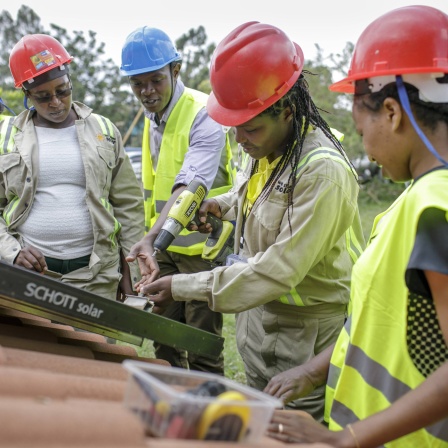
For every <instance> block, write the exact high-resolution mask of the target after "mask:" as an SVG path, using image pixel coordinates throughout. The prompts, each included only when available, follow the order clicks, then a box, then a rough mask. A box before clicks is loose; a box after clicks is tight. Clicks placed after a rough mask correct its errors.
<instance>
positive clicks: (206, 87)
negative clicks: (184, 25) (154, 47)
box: [176, 26, 216, 93]
mask: <svg viewBox="0 0 448 448" xmlns="http://www.w3.org/2000/svg"><path fill="white" fill-rule="evenodd" d="M176 47H177V49H178V50H179V51H180V53H181V54H182V71H181V76H182V80H183V81H184V83H185V85H187V86H188V87H191V88H192V89H197V90H201V91H203V92H205V93H209V92H210V90H211V88H210V83H209V66H210V60H211V57H212V54H213V51H214V50H215V47H216V46H215V44H214V43H210V44H209V43H207V34H206V32H205V28H204V27H203V26H199V27H198V28H197V29H196V30H195V29H193V28H191V29H190V30H189V31H188V32H187V33H185V34H183V35H182V36H181V37H179V39H177V40H176Z"/></svg>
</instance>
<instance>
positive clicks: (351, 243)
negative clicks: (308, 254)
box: [276, 129, 362, 306]
mask: <svg viewBox="0 0 448 448" xmlns="http://www.w3.org/2000/svg"><path fill="white" fill-rule="evenodd" d="M332 131H333V133H335V132H337V131H335V130H334V129H333V130H332ZM339 134H340V133H339ZM339 137H340V138H343V134H340V135H339ZM320 159H331V160H333V161H335V162H337V163H340V164H341V165H343V166H344V167H345V168H346V169H347V170H348V171H350V173H351V174H352V175H355V173H354V172H353V171H352V170H351V167H350V165H349V163H348V162H347V160H346V159H345V158H344V156H343V155H342V154H341V153H340V152H339V151H338V150H337V149H333V148H326V147H320V148H316V149H313V150H312V151H310V152H309V153H308V154H307V155H306V156H305V157H304V158H303V159H302V160H301V161H300V163H299V165H298V167H297V177H298V176H299V174H300V173H301V172H302V171H303V170H304V168H305V167H306V166H307V165H308V164H309V163H311V162H314V161H316V160H320ZM345 242H346V246H347V252H348V253H349V255H350V258H351V259H352V261H353V263H354V262H355V261H356V260H357V259H358V257H359V256H360V255H361V252H362V246H361V244H360V243H359V241H358V239H357V238H356V236H355V232H354V231H353V228H352V227H349V228H348V229H347V230H346V232H345ZM276 300H277V301H278V302H281V303H284V304H285V305H293V306H304V303H303V300H302V298H301V297H300V294H299V293H298V291H297V289H296V288H295V287H294V288H292V289H291V290H290V291H289V293H288V294H284V295H282V296H281V297H279V298H278V299H276Z"/></svg>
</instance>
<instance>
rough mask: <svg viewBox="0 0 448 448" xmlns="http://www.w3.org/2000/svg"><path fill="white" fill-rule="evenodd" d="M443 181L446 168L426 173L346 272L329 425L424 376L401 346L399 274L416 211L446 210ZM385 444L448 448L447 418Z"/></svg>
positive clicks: (447, 178) (391, 397)
mask: <svg viewBox="0 0 448 448" xmlns="http://www.w3.org/2000/svg"><path fill="white" fill-rule="evenodd" d="M447 183H448V171H447V170H436V171H432V172H430V173H427V174H425V175H424V176H422V177H421V178H420V179H419V180H418V181H417V182H414V183H413V184H412V185H411V186H410V187H408V188H407V190H406V191H405V192H404V193H402V195H401V196H400V197H399V198H398V199H397V200H396V201H395V202H394V204H392V205H391V207H389V209H388V210H387V211H386V212H385V213H382V214H381V219H379V218H376V219H375V221H374V227H373V229H372V235H373V236H374V237H373V238H371V239H370V241H369V244H368V246H367V248H366V250H365V251H364V253H363V255H362V256H361V257H360V259H359V260H358V262H357V263H356V264H355V266H354V268H353V271H352V286H351V301H350V309H349V312H350V318H349V320H348V321H347V323H346V325H345V327H344V331H342V332H341V334H340V336H339V338H338V340H337V342H336V345H335V349H334V351H333V355H332V358H331V367H330V372H329V377H328V384H327V391H326V396H327V397H326V404H325V406H326V410H325V412H326V417H327V418H328V413H329V411H330V419H329V427H330V429H332V430H338V429H341V428H343V427H345V426H346V425H347V424H348V423H353V422H356V421H357V420H361V419H365V418H367V417H369V416H370V415H373V414H375V413H377V412H380V411H382V410H384V409H386V408H388V407H389V406H390V405H391V404H392V403H394V402H395V401H397V400H398V399H400V398H401V397H402V396H403V395H404V394H407V393H408V392H410V391H411V390H413V389H415V388H417V387H418V386H419V385H420V384H421V383H423V381H425V377H424V376H423V375H422V373H420V372H419V370H418V369H417V367H416V366H415V365H414V363H413V361H412V358H411V356H410V355H409V354H408V353H407V347H406V345H405V344H406V333H407V325H408V322H407V314H408V310H407V306H408V305H407V304H408V294H409V291H408V289H407V287H406V284H405V282H404V276H405V271H406V269H407V265H408V262H409V257H410V255H411V253H412V250H413V247H414V242H415V234H416V231H417V226H418V221H419V218H420V216H421V214H422V213H423V211H424V210H426V209H427V208H438V209H441V210H444V211H445V212H448V190H447V189H446V185H447ZM386 446H387V447H394V448H395V447H400V448H401V447H403V448H404V447H410V446H412V447H414V446H415V447H420V446H422V447H423V446H431V447H448V419H446V418H445V419H443V420H441V421H440V422H438V423H436V424H434V425H432V426H430V427H427V428H424V429H420V430H418V431H415V432H413V433H411V434H408V435H406V436H404V437H401V438H400V439H397V440H394V441H392V442H389V443H387V444H386Z"/></svg>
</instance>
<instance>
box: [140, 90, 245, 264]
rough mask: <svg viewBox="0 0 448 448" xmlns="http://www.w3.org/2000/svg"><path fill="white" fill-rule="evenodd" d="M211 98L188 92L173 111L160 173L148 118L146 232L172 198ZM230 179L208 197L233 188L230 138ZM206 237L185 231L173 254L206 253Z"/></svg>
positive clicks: (227, 162)
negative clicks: (192, 134) (193, 133)
mask: <svg viewBox="0 0 448 448" xmlns="http://www.w3.org/2000/svg"><path fill="white" fill-rule="evenodd" d="M207 98H208V96H207V95H205V94H204V93H202V92H197V91H195V90H191V89H189V88H185V91H184V93H183V94H182V96H181V97H180V99H179V101H178V102H177V103H176V105H175V106H174V108H173V110H172V111H171V114H170V116H169V117H168V121H167V123H166V128H165V131H164V133H163V137H162V143H161V147H160V154H159V160H158V163H157V169H156V171H154V167H153V164H152V159H151V150H150V136H149V133H150V120H149V119H148V118H145V127H144V131H143V144H142V181H143V190H144V200H145V203H144V204H145V230H146V232H148V231H149V229H150V228H151V227H152V226H153V225H154V223H155V222H156V220H157V218H158V217H159V214H160V212H161V211H162V209H163V207H164V206H165V205H166V203H167V201H168V200H169V198H170V196H171V190H172V187H173V185H174V181H175V178H176V175H177V174H178V173H179V171H180V169H181V167H182V163H183V161H184V158H185V154H186V153H187V150H188V147H189V139H190V130H191V127H192V125H193V123H194V120H195V119H196V116H197V114H198V113H199V111H200V110H202V109H203V108H204V107H205V104H206V101H207ZM221 163H224V165H225V168H226V173H227V179H225V180H223V182H224V185H222V186H219V187H216V188H212V189H211V190H210V191H209V193H208V195H207V197H208V198H210V197H213V196H217V195H219V194H222V193H226V192H227V191H228V190H229V189H230V188H231V186H232V184H233V181H234V178H235V176H236V168H235V165H234V161H233V158H232V150H231V148H230V143H229V139H228V135H227V134H226V148H225V153H224V154H222V156H221ZM206 238H207V235H206V234H200V233H199V232H189V231H187V230H185V229H184V230H182V232H181V233H180V235H179V236H178V237H177V238H176V239H175V240H174V242H173V244H172V245H171V246H170V247H169V250H170V251H173V252H178V253H182V254H185V255H199V254H201V253H202V249H203V245H204V241H205V240H206Z"/></svg>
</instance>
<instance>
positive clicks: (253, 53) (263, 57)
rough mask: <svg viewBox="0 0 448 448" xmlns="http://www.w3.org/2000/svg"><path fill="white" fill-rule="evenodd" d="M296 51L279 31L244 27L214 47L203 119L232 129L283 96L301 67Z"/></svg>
mask: <svg viewBox="0 0 448 448" xmlns="http://www.w3.org/2000/svg"><path fill="white" fill-rule="evenodd" d="M303 62H304V59H303V52H302V49H301V48H300V47H299V46H298V45H297V44H295V43H294V42H292V41H291V40H290V39H289V37H288V36H287V35H286V34H285V33H284V32H283V31H281V30H280V29H278V28H276V27H274V26H272V25H266V24H263V23H259V22H247V23H244V24H242V25H240V26H239V27H237V28H236V29H235V30H233V31H232V32H231V33H230V34H228V35H227V37H225V38H224V39H223V40H222V41H221V42H220V43H219V44H218V46H217V47H216V50H215V52H214V54H213V57H212V62H211V66H210V83H211V86H212V93H211V94H210V97H209V99H208V102H207V111H208V114H209V115H210V116H211V117H212V118H213V119H214V120H215V121H217V122H218V123H220V124H223V125H225V126H238V125H240V124H242V123H245V122H246V121H249V120H250V119H252V118H254V117H255V116H257V115H258V114H259V113H261V112H262V111H264V110H265V109H267V108H268V107H269V106H271V105H272V104H274V103H275V102H276V101H277V100H279V99H280V98H281V97H282V96H283V95H285V94H286V93H287V92H288V91H289V90H290V89H291V87H292V86H293V85H294V83H295V82H296V81H297V79H298V77H299V76H300V73H301V72H302V67H303Z"/></svg>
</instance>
